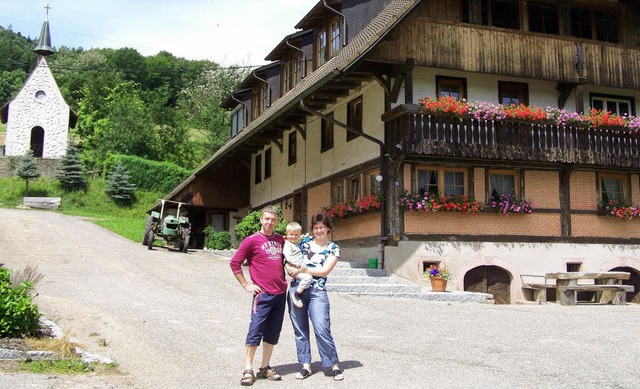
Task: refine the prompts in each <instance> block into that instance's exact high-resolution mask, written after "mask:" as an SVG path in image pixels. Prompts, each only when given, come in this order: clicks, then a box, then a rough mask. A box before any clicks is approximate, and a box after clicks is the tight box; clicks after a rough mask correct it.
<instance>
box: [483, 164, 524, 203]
mask: <svg viewBox="0 0 640 389" xmlns="http://www.w3.org/2000/svg"><path fill="white" fill-rule="evenodd" d="M519 186H520V179H519V174H518V172H516V171H513V170H489V199H490V200H497V199H499V198H500V195H512V196H516V197H518V195H519V192H520V191H519Z"/></svg>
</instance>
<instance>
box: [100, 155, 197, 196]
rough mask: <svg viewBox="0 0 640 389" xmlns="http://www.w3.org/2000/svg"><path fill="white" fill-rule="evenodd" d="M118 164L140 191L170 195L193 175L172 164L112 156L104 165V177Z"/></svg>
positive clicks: (127, 156) (128, 156)
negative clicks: (120, 164)
mask: <svg viewBox="0 0 640 389" xmlns="http://www.w3.org/2000/svg"><path fill="white" fill-rule="evenodd" d="M118 162H122V166H123V167H124V169H125V170H126V171H127V173H128V174H129V182H130V183H132V184H134V185H135V186H136V187H137V188H138V189H146V190H153V191H158V192H162V193H169V192H171V191H172V190H173V189H175V187H177V186H178V185H180V183H182V182H183V181H184V180H185V179H187V177H189V176H190V175H191V173H192V171H191V170H188V169H185V168H183V167H180V166H178V165H176V164H173V163H171V162H158V161H151V160H148V159H144V158H140V157H135V156H131V155H122V154H112V155H110V156H109V157H108V158H107V160H106V161H105V163H104V169H103V173H102V174H103V177H105V178H106V177H109V174H111V172H112V171H113V170H114V169H115V168H116V166H117V165H118Z"/></svg>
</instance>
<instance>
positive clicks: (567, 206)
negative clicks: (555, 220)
mask: <svg viewBox="0 0 640 389" xmlns="http://www.w3.org/2000/svg"><path fill="white" fill-rule="evenodd" d="M571 173H572V170H571V168H568V167H563V168H562V169H560V177H559V178H560V233H561V234H562V237H570V236H571Z"/></svg>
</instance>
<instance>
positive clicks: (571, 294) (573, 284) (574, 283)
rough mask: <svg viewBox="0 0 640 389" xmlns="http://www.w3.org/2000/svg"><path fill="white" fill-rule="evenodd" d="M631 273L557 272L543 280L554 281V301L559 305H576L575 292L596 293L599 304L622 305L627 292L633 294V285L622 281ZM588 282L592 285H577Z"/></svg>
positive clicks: (548, 274) (549, 274) (547, 275)
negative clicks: (624, 283)
mask: <svg viewBox="0 0 640 389" xmlns="http://www.w3.org/2000/svg"><path fill="white" fill-rule="evenodd" d="M630 277H631V273H628V272H622V271H609V272H598V273H587V272H558V273H547V274H546V276H545V278H547V279H552V280H556V300H557V301H558V302H559V303H560V304H561V305H576V304H577V302H578V301H577V298H576V293H577V292H584V291H593V292H596V301H597V302H599V303H601V304H606V303H609V302H610V303H611V304H614V305H623V304H625V303H626V301H627V298H626V297H627V292H633V290H634V288H633V285H623V284H622V280H628V279H629V278H630ZM584 280H589V281H592V282H593V283H591V282H590V283H579V282H578V281H584Z"/></svg>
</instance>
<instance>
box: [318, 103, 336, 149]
mask: <svg viewBox="0 0 640 389" xmlns="http://www.w3.org/2000/svg"><path fill="white" fill-rule="evenodd" d="M329 117H331V118H333V112H332V113H331V114H330V115H329ZM320 137H321V139H320V152H321V153H324V152H325V151H327V150H331V149H332V148H333V123H330V122H328V121H326V120H322V123H321V129H320Z"/></svg>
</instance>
